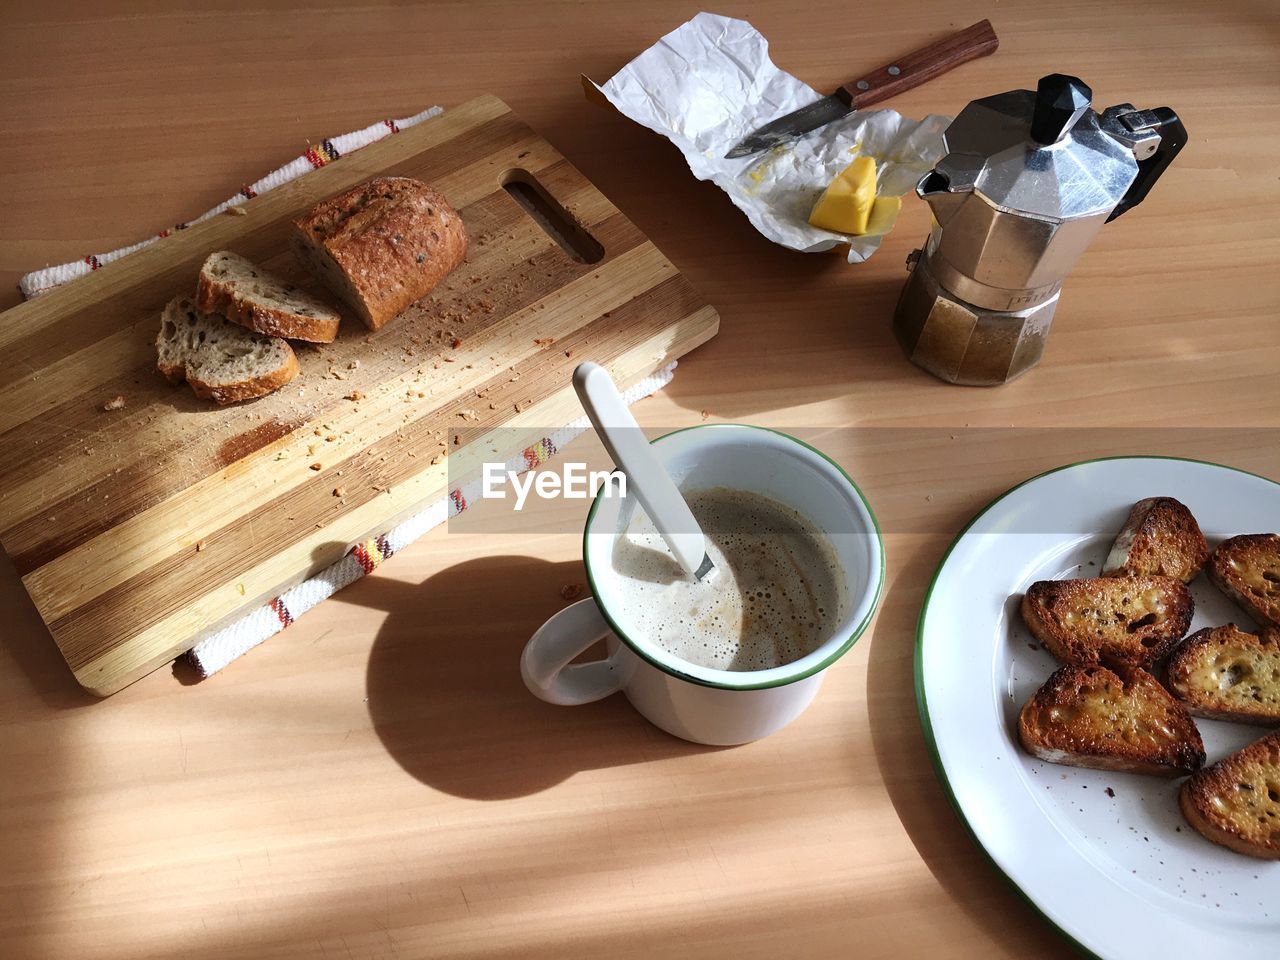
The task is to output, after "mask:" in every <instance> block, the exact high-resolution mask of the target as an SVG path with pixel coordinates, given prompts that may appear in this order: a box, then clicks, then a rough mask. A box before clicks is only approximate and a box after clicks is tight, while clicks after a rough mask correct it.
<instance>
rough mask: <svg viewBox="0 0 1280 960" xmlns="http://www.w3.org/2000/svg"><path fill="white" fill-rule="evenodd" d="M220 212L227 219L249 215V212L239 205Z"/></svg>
mask: <svg viewBox="0 0 1280 960" xmlns="http://www.w3.org/2000/svg"><path fill="white" fill-rule="evenodd" d="M222 212H223V213H224V214H226V215H227V216H228V217H247V216H248V215H249V211H248V210H246V209H245V208H244V207H242V206H240V205H239V204H236V205H235V206H234V207H227V209H225V210H223V211H222Z"/></svg>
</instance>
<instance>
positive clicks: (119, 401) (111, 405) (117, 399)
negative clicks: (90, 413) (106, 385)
mask: <svg viewBox="0 0 1280 960" xmlns="http://www.w3.org/2000/svg"><path fill="white" fill-rule="evenodd" d="M123 406H124V397H123V396H122V395H121V394H116V395H115V396H114V397H112V398H111V399H110V400H108V401H107V402H106V403H104V404H103V405H102V409H103V410H119V409H121V408H122V407H123Z"/></svg>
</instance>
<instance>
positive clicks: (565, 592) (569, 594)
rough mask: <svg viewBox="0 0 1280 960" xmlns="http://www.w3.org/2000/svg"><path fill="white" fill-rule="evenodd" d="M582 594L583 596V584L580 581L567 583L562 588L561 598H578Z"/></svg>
mask: <svg viewBox="0 0 1280 960" xmlns="http://www.w3.org/2000/svg"><path fill="white" fill-rule="evenodd" d="M580 596H582V584H580V583H566V584H565V585H564V586H563V587H561V588H560V599H561V600H577V599H578V598H579V597H580Z"/></svg>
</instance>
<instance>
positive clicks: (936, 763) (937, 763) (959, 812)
mask: <svg viewBox="0 0 1280 960" xmlns="http://www.w3.org/2000/svg"><path fill="white" fill-rule="evenodd" d="M1112 460H1165V461H1175V462H1179V463H1195V464H1199V465H1201V466H1205V467H1218V468H1219V469H1222V470H1230V471H1232V472H1233V473H1243V474H1244V475H1245V476H1249V477H1255V478H1257V479H1258V480H1265V481H1266V482H1267V483H1270V484H1273V485H1275V486H1280V483H1277V481H1275V480H1273V479H1271V478H1270V477H1264V476H1263V475H1262V474H1260V473H1254V472H1253V471H1251V470H1242V469H1241V468H1240V467H1232V466H1228V465H1227V464H1225V463H1215V462H1214V461H1212V460H1197V459H1196V458H1194V457H1163V456H1158V455H1155V454H1132V455H1128V456H1115V457H1094V458H1092V459H1090V460H1079V461H1077V462H1075V463H1068V464H1065V465H1063V466H1061V467H1054V468H1053V469H1052V470H1045V471H1044V472H1042V473H1037V474H1036V475H1035V476H1032V477H1028V478H1027V479H1026V480H1023V481H1022V482H1021V483H1016V484H1014V485H1013V486H1012V487H1010V488H1009V489H1007V490H1005V491H1004V493H1001V494H998V495H997V496H996V497H995V498H994V499H993V500H991V502H990V503H988V504H987V505H986V506H985V507H983V508H982V509H981V510H979V511H978V512H977V513H975V514H974V515H973V518H972V519H971V520H970V521H969V522H968V523H966V524H965V525H964V527H963V528H962V529H961V530H960V532H959V533H957V534H956V536H955V539H953V540H952V541H951V544H950V545H949V546H948V547H947V549H946V551H945V552H944V553H943V554H942V559H941V560H940V561H938V567H937V569H936V570H934V571H933V577H932V578H931V579H930V580H929V587H928V589H927V590H925V594H924V602H923V603H922V604H921V606H920V619H919V620H918V621H917V622H916V652H915V684H916V711H917V712H918V713H919V714H920V729H921V730H922V731H923V732H924V742H925V746H926V747H928V749H929V760H930V762H931V763H932V764H933V771H934V773H935V774H936V776H937V778H938V782H939V783H940V784H941V785H942V792H943V793H945V794H946V796H947V802H948V803H949V804H951V809H952V810H953V811H955V815H956V817H957V819H959V821H960V823H961V825H962V826H963V827H964V829H965V833H967V834H968V835H969V839H970V840H972V841H973V844H974V846H976V847H977V848H978V850H979V851H981V853H982V855H983V856H984V857H986V858H987V862H988V863H989V864H991V867H992V868H993V869H994V870H995V871H996V873H997V874H999V875H1000V877H1001V878H1002V879H1003V880H1004V881H1005V883H1006V884H1008V885H1009V887H1010V889H1012V890H1013V892H1014V893H1015V894H1017V896H1018V898H1019V899H1020V900H1022V901H1023V902H1024V903H1025V904H1026V905H1027V906H1029V907H1030V908H1031V909H1032V910H1033V911H1035V913H1036V914H1038V915H1039V916H1040V917H1041V919H1043V920H1044V921H1045V922H1046V923H1047V924H1049V926H1050V927H1052V928H1053V930H1054V931H1056V932H1057V933H1058V934H1059V935H1060V936H1061V937H1062V938H1063V939H1064V940H1066V941H1067V942H1068V943H1069V944H1071V946H1073V947H1074V948H1075V949H1076V950H1078V951H1079V952H1080V953H1081V954H1082V955H1083V956H1085V957H1092V958H1095V960H1105V958H1103V957H1101V956H1100V955H1098V954H1096V953H1094V952H1093V951H1092V950H1090V949H1089V948H1088V947H1086V946H1085V945H1084V944H1083V943H1081V942H1080V941H1079V940H1077V939H1076V938H1075V937H1073V936H1072V935H1071V934H1070V933H1068V932H1067V931H1066V929H1064V928H1063V927H1062V926H1061V925H1059V924H1058V923H1057V921H1055V920H1054V919H1053V918H1051V917H1050V916H1049V915H1048V914H1047V913H1045V912H1044V911H1043V910H1041V909H1040V906H1039V904H1037V903H1036V902H1035V901H1034V900H1032V899H1031V897H1030V895H1029V894H1028V893H1027V892H1026V891H1025V890H1023V889H1022V887H1020V886H1019V885H1018V883H1017V881H1015V880H1014V879H1013V877H1011V876H1009V874H1007V873H1005V871H1004V869H1003V868H1002V867H1001V866H1000V864H998V863H996V861H995V858H994V857H992V856H991V854H990V853H989V852H988V851H987V848H986V846H985V845H984V844H983V843H982V841H981V840H979V839H978V835H977V833H975V832H974V829H973V824H971V823H970V822H969V818H968V817H967V816H965V813H964V810H963V809H962V808H961V806H960V801H959V800H957V799H956V795H955V792H954V791H953V790H952V789H951V781H950V779H948V777H947V771H946V770H945V769H944V768H943V766H942V757H941V755H940V754H939V753H938V742H937V740H936V739H934V736H933V721H932V719H931V718H930V716H929V703H928V699H927V698H926V696H925V692H924V659H923V656H922V654H923V652H924V625H925V618H926V617H927V616H928V614H929V602H930V601H931V600H932V599H933V591H934V588H935V587H936V586H937V585H938V578H939V577H941V576H942V571H943V569H944V568H945V567H946V565H947V561H948V560H950V559H951V554H952V552H954V550H955V549H956V547H957V546H959V545H960V541H961V540H963V539H964V537H965V534H967V533H968V532H969V530H970V529H972V527H973V525H974V524H976V523H977V522H978V521H979V520H981V519H982V518H983V517H985V516H986V515H987V514H988V513H990V512H991V510H992V509H994V508H995V507H996V506H997V505H998V504H999V503H1000V502H1001V501H1003V500H1005V499H1006V498H1007V497H1009V496H1010V495H1011V494H1013V493H1016V492H1017V491H1018V490H1021V489H1022V488H1023V487H1025V486H1026V485H1027V484H1029V483H1035V482H1036V481H1037V480H1040V479H1042V478H1044V477H1048V476H1051V475H1052V474H1055V473H1061V472H1062V471H1064V470H1073V469H1075V468H1076V467H1083V466H1087V465H1089V464H1091V463H1106V462H1109V461H1112Z"/></svg>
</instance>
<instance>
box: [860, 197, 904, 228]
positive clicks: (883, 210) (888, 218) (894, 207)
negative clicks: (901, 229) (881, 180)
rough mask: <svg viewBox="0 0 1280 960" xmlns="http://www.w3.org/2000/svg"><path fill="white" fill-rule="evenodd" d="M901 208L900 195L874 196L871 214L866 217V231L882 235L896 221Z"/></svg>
mask: <svg viewBox="0 0 1280 960" xmlns="http://www.w3.org/2000/svg"><path fill="white" fill-rule="evenodd" d="M901 210H902V198H901V197H876V200H875V203H873V204H871V216H869V217H868V218H867V233H869V234H870V235H872V236H884V235H885V234H886V233H888V232H889V231H890V230H892V229H893V225H894V224H895V223H897V222H898V213H899V212H900V211H901Z"/></svg>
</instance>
